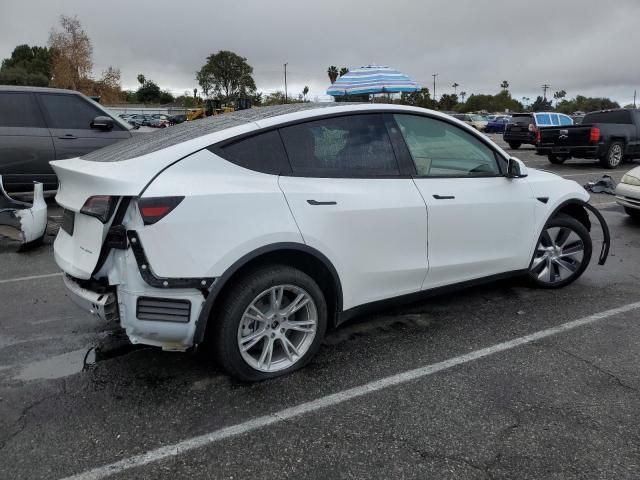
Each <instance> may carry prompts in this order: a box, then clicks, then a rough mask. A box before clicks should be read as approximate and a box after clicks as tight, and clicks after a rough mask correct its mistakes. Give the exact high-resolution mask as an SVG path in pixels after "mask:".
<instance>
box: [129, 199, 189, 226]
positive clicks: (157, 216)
mask: <svg viewBox="0 0 640 480" xmlns="http://www.w3.org/2000/svg"><path fill="white" fill-rule="evenodd" d="M182 200H184V197H148V198H141V199H139V200H138V209H139V210H140V215H141V216H142V221H143V222H144V224H145V225H153V224H154V223H156V222H158V221H160V220H162V219H163V218H164V217H166V216H167V215H169V213H171V211H172V210H173V209H174V208H176V207H177V206H178V205H180V202H182Z"/></svg>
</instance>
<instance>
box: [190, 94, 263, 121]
mask: <svg viewBox="0 0 640 480" xmlns="http://www.w3.org/2000/svg"><path fill="white" fill-rule="evenodd" d="M248 108H251V99H249V98H238V99H236V100H235V101H234V104H233V106H228V105H225V106H224V107H223V106H222V101H221V100H218V99H206V100H205V101H204V107H199V108H191V109H189V110H188V111H187V120H188V121H189V120H197V119H199V118H205V117H210V116H212V115H220V114H223V113H229V112H235V111H236V110H246V109H248Z"/></svg>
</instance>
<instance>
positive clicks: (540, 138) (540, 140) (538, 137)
mask: <svg viewBox="0 0 640 480" xmlns="http://www.w3.org/2000/svg"><path fill="white" fill-rule="evenodd" d="M536 143H537V144H538V145H540V143H542V133H541V132H540V130H536Z"/></svg>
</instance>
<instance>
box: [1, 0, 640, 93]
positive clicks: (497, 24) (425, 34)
mask: <svg viewBox="0 0 640 480" xmlns="http://www.w3.org/2000/svg"><path fill="white" fill-rule="evenodd" d="M60 14H65V15H77V16H78V18H79V19H80V20H81V22H82V24H83V25H84V27H85V30H86V31H87V33H88V34H89V36H90V37H91V40H92V42H93V46H94V58H93V60H94V73H95V75H96V76H97V75H99V74H100V72H101V71H102V70H103V69H105V68H106V67H107V66H109V65H113V66H116V67H119V68H120V69H121V71H122V82H123V86H124V87H125V88H135V87H136V84H137V83H136V75H137V74H138V73H143V74H144V75H145V76H146V77H147V78H151V79H153V80H154V81H156V82H157V83H159V84H160V86H161V87H162V88H166V89H169V90H171V91H172V92H173V93H178V94H179V93H182V92H184V91H185V90H192V89H193V88H194V87H196V86H197V85H196V82H195V80H194V72H195V71H196V70H198V69H199V68H200V67H201V66H202V64H203V63H204V61H205V58H206V56H207V55H208V54H210V53H213V52H216V51H218V50H232V51H234V52H236V53H238V54H240V55H242V56H244V57H246V58H247V59H248V61H249V63H250V64H251V65H252V66H253V67H254V73H255V75H254V78H255V80H256V83H257V85H258V88H259V89H260V90H261V91H265V92H270V91H273V90H276V89H280V90H282V89H283V74H282V65H283V63H284V62H287V63H288V64H289V66H288V80H289V92H290V94H291V93H292V92H293V93H297V92H300V91H301V90H302V88H303V87H304V85H308V86H309V88H310V91H311V96H312V98H313V97H317V98H318V99H322V98H323V97H322V96H323V94H324V91H325V89H326V87H327V86H328V78H327V75H326V70H327V66H329V65H337V66H338V67H341V66H347V67H352V68H353V67H357V66H361V65H365V64H369V63H377V64H383V65H390V66H394V67H396V68H399V69H401V70H403V71H404V72H406V73H407V74H409V75H410V76H411V77H412V78H413V79H414V80H416V81H418V82H420V83H422V84H423V85H425V86H428V87H429V88H430V89H431V88H432V83H433V79H432V77H431V75H432V74H433V73H438V74H439V76H438V77H437V87H436V93H437V94H438V96H439V94H440V93H447V92H452V90H453V89H452V88H451V85H452V84H453V83H454V82H456V83H459V84H460V85H461V87H460V88H459V91H460V90H464V91H466V92H468V93H495V92H497V91H499V84H500V82H501V81H502V80H508V81H509V83H510V84H511V88H510V90H511V92H512V94H513V95H514V96H515V97H516V98H521V97H523V96H528V97H530V98H532V99H533V98H535V96H536V95H539V94H540V93H541V89H540V86H541V85H542V84H543V83H548V84H550V85H551V92H553V91H555V90H559V89H564V90H566V91H567V93H568V97H572V96H575V95H576V94H584V95H592V96H609V97H611V98H614V99H616V100H618V101H619V102H621V103H623V104H624V103H630V102H631V100H632V98H633V91H634V89H638V91H639V92H640V53H639V50H638V46H639V45H640V1H639V0H610V1H608V2H602V1H601V0H595V1H594V0H563V1H557V0H537V1H535V2H524V1H519V0H443V1H441V0H413V1H410V0H394V1H389V0H386V1H378V0H368V1H361V0H323V1H319V2H318V1H301V0H297V1H295V0H269V1H266V0H228V1H225V2H221V1H216V0H200V1H196V0H181V1H178V2H176V1H175V0H172V1H166V0H153V1H151V0H128V1H124V0H109V1H107V2H102V1H97V0H56V1H51V0H40V1H38V0H0V32H2V35H0V58H4V57H8V56H9V55H10V53H11V51H12V50H13V48H14V46H16V45H18V44H22V43H27V44H31V45H34V44H35V45H44V44H46V42H47V39H48V35H49V30H50V29H51V27H52V26H54V25H56V23H57V19H58V16H59V15H60Z"/></svg>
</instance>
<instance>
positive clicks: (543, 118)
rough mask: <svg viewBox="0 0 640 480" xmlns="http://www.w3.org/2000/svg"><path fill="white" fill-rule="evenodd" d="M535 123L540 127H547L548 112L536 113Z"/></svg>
mask: <svg viewBox="0 0 640 480" xmlns="http://www.w3.org/2000/svg"><path fill="white" fill-rule="evenodd" d="M536 123H537V124H538V125H540V126H541V127H548V126H549V125H551V117H550V115H549V114H548V113H539V114H537V115H536Z"/></svg>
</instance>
